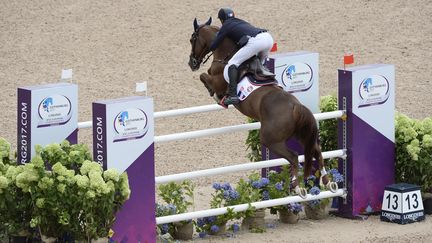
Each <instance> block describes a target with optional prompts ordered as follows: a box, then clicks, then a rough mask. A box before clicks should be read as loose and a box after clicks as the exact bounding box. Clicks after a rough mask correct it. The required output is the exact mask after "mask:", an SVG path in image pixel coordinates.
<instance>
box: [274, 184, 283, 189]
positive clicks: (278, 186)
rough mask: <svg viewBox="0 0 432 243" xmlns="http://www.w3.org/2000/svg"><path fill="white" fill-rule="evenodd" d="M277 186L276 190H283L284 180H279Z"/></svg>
mask: <svg viewBox="0 0 432 243" xmlns="http://www.w3.org/2000/svg"><path fill="white" fill-rule="evenodd" d="M275 188H276V190H278V191H282V190H283V185H282V182H278V183H276V184H275Z"/></svg>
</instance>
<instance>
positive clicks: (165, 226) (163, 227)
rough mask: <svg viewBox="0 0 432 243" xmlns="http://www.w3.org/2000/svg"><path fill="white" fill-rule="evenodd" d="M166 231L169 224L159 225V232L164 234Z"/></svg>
mask: <svg viewBox="0 0 432 243" xmlns="http://www.w3.org/2000/svg"><path fill="white" fill-rule="evenodd" d="M168 231H169V225H168V224H163V225H162V227H161V233H162V234H163V235H164V234H166V233H168Z"/></svg>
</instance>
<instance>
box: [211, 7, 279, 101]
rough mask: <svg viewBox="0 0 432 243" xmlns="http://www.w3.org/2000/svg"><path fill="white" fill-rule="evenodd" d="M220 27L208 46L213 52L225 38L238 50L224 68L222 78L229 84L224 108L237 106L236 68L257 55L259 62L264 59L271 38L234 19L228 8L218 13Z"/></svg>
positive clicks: (265, 32) (271, 42)
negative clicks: (236, 46)
mask: <svg viewBox="0 0 432 243" xmlns="http://www.w3.org/2000/svg"><path fill="white" fill-rule="evenodd" d="M218 18H219V19H220V21H221V23H222V26H221V28H220V30H219V32H218V33H217V36H216V38H215V39H214V41H213V43H212V44H211V46H210V50H211V51H214V50H215V49H216V48H217V47H218V45H219V44H221V43H222V41H223V40H224V38H225V37H228V38H230V39H231V40H232V41H234V43H237V45H238V47H239V48H240V49H239V50H238V51H237V53H235V54H234V56H232V57H231V59H230V60H229V61H228V64H227V65H226V66H225V68H224V73H223V75H224V78H225V80H226V81H228V83H229V86H228V87H229V88H228V95H226V96H225V97H224V98H223V100H222V101H221V103H222V104H223V105H225V106H228V105H233V104H238V103H239V102H240V99H239V98H238V96H237V83H238V81H239V80H238V79H239V74H238V67H239V66H240V64H242V63H243V62H244V61H246V60H248V59H249V58H251V57H253V56H255V55H257V56H258V57H259V58H260V60H261V62H262V63H264V61H265V59H266V58H267V56H268V53H269V52H270V49H271V48H272V46H273V38H272V36H271V35H270V34H269V33H268V32H267V30H265V29H260V28H256V27H254V26H252V25H251V24H249V23H248V22H246V21H244V20H241V19H239V18H236V17H235V15H234V12H233V11H232V9H230V8H221V9H220V10H219V13H218Z"/></svg>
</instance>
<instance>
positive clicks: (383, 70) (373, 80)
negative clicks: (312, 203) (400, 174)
mask: <svg viewBox="0 0 432 243" xmlns="http://www.w3.org/2000/svg"><path fill="white" fill-rule="evenodd" d="M394 73H395V70H394V66H393V65H388V64H373V65H364V66H357V67H352V68H349V69H346V70H338V74H339V75H338V77H339V78H338V79H339V86H338V87H339V92H338V94H339V97H338V107H339V110H346V111H347V119H346V121H342V120H339V122H338V144H339V148H346V149H347V158H346V159H345V160H344V159H340V160H339V170H340V172H341V173H343V175H344V176H345V188H346V189H347V192H348V195H347V198H346V199H342V198H340V199H339V214H340V215H342V216H345V217H356V216H359V215H361V214H370V213H374V212H379V211H381V204H382V198H383V193H384V189H385V187H386V186H387V185H390V184H393V183H394V173H395V91H394V90H395V89H394V87H395V74H394Z"/></svg>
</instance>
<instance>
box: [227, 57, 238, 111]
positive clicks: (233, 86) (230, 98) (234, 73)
mask: <svg viewBox="0 0 432 243" xmlns="http://www.w3.org/2000/svg"><path fill="white" fill-rule="evenodd" d="M228 77H229V81H230V82H229V85H228V95H227V96H225V99H224V100H223V103H224V105H226V106H228V105H236V104H238V103H240V99H239V97H238V96H237V83H238V79H239V77H238V69H237V67H236V66H235V65H231V66H230V67H229V68H228Z"/></svg>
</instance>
